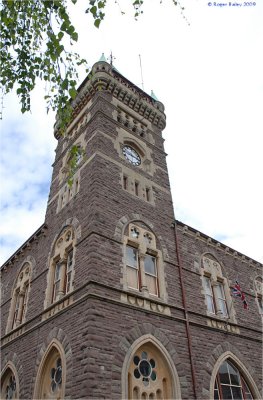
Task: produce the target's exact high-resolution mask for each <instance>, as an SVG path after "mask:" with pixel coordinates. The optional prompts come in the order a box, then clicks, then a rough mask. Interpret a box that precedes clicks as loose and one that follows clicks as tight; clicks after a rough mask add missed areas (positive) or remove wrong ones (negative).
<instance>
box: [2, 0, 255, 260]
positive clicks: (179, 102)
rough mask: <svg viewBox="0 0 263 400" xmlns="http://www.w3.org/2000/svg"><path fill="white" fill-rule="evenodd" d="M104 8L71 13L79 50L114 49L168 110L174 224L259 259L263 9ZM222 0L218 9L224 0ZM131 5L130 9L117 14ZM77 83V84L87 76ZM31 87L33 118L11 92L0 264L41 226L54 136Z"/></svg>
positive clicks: (93, 53) (94, 55)
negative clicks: (96, 21) (97, 15)
mask: <svg viewBox="0 0 263 400" xmlns="http://www.w3.org/2000/svg"><path fill="white" fill-rule="evenodd" d="M120 3H121V7H122V10H124V11H127V13H126V14H125V15H123V16H121V13H120V8H119V7H118V5H116V4H115V1H114V0H108V4H109V5H108V8H107V10H106V17H105V21H104V22H103V23H102V25H101V27H100V29H99V30H98V29H96V28H95V27H93V22H92V19H91V17H90V16H89V15H87V14H85V12H84V11H85V9H86V8H87V3H86V2H85V1H83V0H81V1H80V0H79V2H78V3H77V5H76V6H74V7H73V6H71V9H72V10H74V11H73V12H72V13H71V15H72V19H73V22H74V25H75V27H76V29H77V31H78V33H79V42H78V44H77V45H76V46H75V50H76V51H78V52H79V53H80V54H81V56H82V57H84V58H86V59H87V60H88V63H89V65H90V66H91V65H92V64H93V63H94V62H96V61H97V60H98V59H99V58H100V56H101V53H102V52H104V53H105V56H106V57H108V56H109V54H110V52H111V51H112V52H113V55H114V57H115V60H114V65H115V66H116V68H117V69H118V70H119V71H120V72H121V73H122V74H123V75H124V76H126V77H127V78H128V79H129V80H131V81H132V82H134V83H135V84H137V85H138V86H140V87H141V82H142V79H141V71H140V62H139V54H140V55H141V59H142V70H143V81H144V90H145V91H146V92H148V93H150V92H151V89H152V90H153V91H154V93H155V94H156V96H157V97H158V99H159V100H160V101H162V102H163V103H164V105H165V110H166V116H167V126H166V129H165V131H164V138H165V140H166V141H165V148H166V152H167V153H168V158H167V162H168V169H169V176H170V183H171V187H172V195H173V201H174V207H175V216H176V218H177V219H179V220H181V221H183V222H185V223H187V224H188V225H190V226H192V227H194V228H195V229H198V230H200V231H201V232H203V233H206V234H207V235H210V236H211V237H213V238H215V239H217V240H219V241H221V242H223V243H225V244H226V245H228V246H230V247H232V248H234V249H236V250H237V251H240V252H241V253H243V254H245V255H247V256H249V257H251V258H254V259H255V260H258V261H261V262H263V250H262V248H263V246H262V233H261V226H262V224H263V213H262V204H263V194H262V144H261V142H262V141H261V140H260V139H261V137H262V125H263V124H262V114H263V113H262V97H263V96H262V95H263V79H262V76H263V74H262V71H263V55H262V38H263V25H262V17H263V4H262V1H259V0H258V1H257V2H256V3H257V4H256V5H255V6H244V2H241V1H238V3H240V4H242V6H239V7H238V6H235V7H234V6H229V5H228V3H229V2H226V4H227V6H224V7H219V6H214V5H213V4H214V3H215V2H214V1H212V6H208V1H205V0H182V1H181V5H183V6H184V7H185V11H184V15H185V16H186V18H187V20H188V21H189V22H190V26H188V24H187V22H186V20H185V19H184V18H183V15H181V13H180V8H179V7H175V6H174V5H173V2H172V0H164V1H163V4H162V5H160V1H159V0H145V4H144V7H143V10H144V14H143V15H142V16H141V17H140V18H139V20H138V21H134V19H133V17H132V13H133V11H132V8H131V7H128V6H127V4H130V3H131V0H129V1H128V0H123V1H120ZM222 3H224V1H223V0H222ZM123 4H124V5H126V6H127V7H124V6H123ZM84 77H85V76H84V75H82V76H81V80H83V79H84ZM42 97H43V92H42V91H41V90H40V89H39V90H37V91H35V93H34V95H33V100H32V104H33V106H32V113H31V114H27V115H21V113H20V106H19V104H18V101H17V99H16V97H15V95H9V96H7V97H6V98H5V99H4V106H5V108H4V110H3V120H2V121H1V228H0V234H1V261H2V262H4V261H5V260H6V259H7V258H8V257H9V256H11V255H12V254H13V252H14V251H15V250H16V249H17V248H18V247H19V246H20V245H21V244H23V242H24V241H25V240H26V239H27V238H28V237H29V236H30V235H31V234H32V233H33V232H34V231H35V230H36V229H37V228H38V227H39V226H40V225H41V224H42V223H43V222H44V216H45V209H46V203H47V196H48V191H49V183H50V178H51V164H52V162H53V160H54V156H55V153H54V149H55V146H56V140H55V139H54V137H53V123H54V114H52V113H50V114H48V115H47V114H46V112H45V104H44V101H43V100H42Z"/></svg>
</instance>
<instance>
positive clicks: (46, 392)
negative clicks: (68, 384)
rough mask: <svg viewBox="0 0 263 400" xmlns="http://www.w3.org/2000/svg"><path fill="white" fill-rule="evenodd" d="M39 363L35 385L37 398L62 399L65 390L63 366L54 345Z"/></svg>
mask: <svg viewBox="0 0 263 400" xmlns="http://www.w3.org/2000/svg"><path fill="white" fill-rule="evenodd" d="M41 364H42V365H40V370H39V373H38V376H37V382H36V387H35V393H34V395H35V398H37V399H56V400H58V399H63V398H64V392H65V376H66V374H65V366H64V363H63V359H62V356H61V354H60V352H59V350H58V349H57V347H56V346H52V347H51V348H50V350H49V351H48V353H47V355H46V356H45V358H44V361H43V362H42V363H41Z"/></svg>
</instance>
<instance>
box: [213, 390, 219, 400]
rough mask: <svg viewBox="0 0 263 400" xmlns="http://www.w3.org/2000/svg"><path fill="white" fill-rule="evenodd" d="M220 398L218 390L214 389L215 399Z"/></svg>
mask: <svg viewBox="0 0 263 400" xmlns="http://www.w3.org/2000/svg"><path fill="white" fill-rule="evenodd" d="M218 399H219V395H218V390H217V389H214V400H218Z"/></svg>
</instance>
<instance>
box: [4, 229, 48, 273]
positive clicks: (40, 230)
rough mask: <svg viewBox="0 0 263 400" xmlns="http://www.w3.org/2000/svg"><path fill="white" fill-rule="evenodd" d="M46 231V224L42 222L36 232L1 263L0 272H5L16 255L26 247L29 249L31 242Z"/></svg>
mask: <svg viewBox="0 0 263 400" xmlns="http://www.w3.org/2000/svg"><path fill="white" fill-rule="evenodd" d="M46 231H47V224H46V223H44V224H42V225H41V226H40V227H39V228H38V229H37V230H36V232H34V233H33V235H31V236H30V237H29V239H27V241H26V242H25V243H23V244H22V246H20V247H19V248H18V249H17V250H16V252H15V253H14V254H13V255H12V256H11V257H9V258H8V260H7V261H6V262H5V263H4V264H3V265H2V267H1V272H5V271H6V269H7V267H8V266H9V265H12V264H13V263H14V262H15V261H16V260H17V258H18V256H20V255H21V254H22V253H23V252H24V251H25V250H26V249H30V248H31V244H32V243H33V242H35V241H37V240H38V239H39V238H40V237H41V236H45V235H46Z"/></svg>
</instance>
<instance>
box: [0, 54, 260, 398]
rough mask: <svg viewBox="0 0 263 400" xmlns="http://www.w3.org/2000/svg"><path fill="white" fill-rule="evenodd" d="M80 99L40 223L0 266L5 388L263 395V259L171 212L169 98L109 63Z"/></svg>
mask: <svg viewBox="0 0 263 400" xmlns="http://www.w3.org/2000/svg"><path fill="white" fill-rule="evenodd" d="M72 105H73V117H72V121H71V123H70V125H69V126H68V129H67V132H66V134H65V136H63V137H62V136H59V133H58V126H57V125H55V136H56V138H57V139H58V146H57V150H56V158H55V162H54V170H53V176H52V182H51V189H50V194H49V199H48V205H47V212H46V218H45V222H44V224H43V225H42V226H41V227H40V228H39V229H38V230H37V231H36V232H35V233H34V234H33V235H32V236H31V237H30V238H29V239H28V240H27V242H25V243H24V244H23V245H22V246H21V247H20V248H19V249H18V250H17V251H16V253H15V254H14V255H13V256H12V257H10V259H9V260H7V262H6V263H5V264H4V266H3V268H2V269H1V275H2V276H1V285H2V309H1V332H2V341H1V345H2V348H1V357H2V366H3V370H2V375H1V379H2V381H1V398H3V399H88V400H94V399H116V400H117V399H118V400H119V399H147V400H153V399H156V400H157V399H163V400H164V399H166V400H168V399H184V400H189V399H202V400H203V399H206V400H210V399H212V398H215V399H221V400H222V399H224V398H229V399H232V400H235V399H242V400H246V399H259V398H262V396H261V395H260V393H259V389H258V388H260V383H261V382H262V377H261V373H260V368H258V364H259V355H260V351H259V349H261V347H260V346H261V341H262V335H261V332H260V329H259V323H260V322H259V321H260V313H262V296H263V282H262V274H261V271H262V265H260V264H259V263H257V262H256V261H254V260H251V259H249V258H248V257H246V256H244V255H241V254H240V253H238V252H236V251H234V250H232V249H229V248H228V247H226V246H225V245H223V244H222V243H219V242H218V241H216V240H214V239H212V238H209V237H208V236H207V235H205V234H203V233H201V232H198V231H196V230H195V229H193V228H191V227H189V226H187V225H185V224H183V223H181V222H178V221H175V220H174V213H173V206H172V199H171V191H170V186H169V178H168V172H167V166H166V154H165V152H164V147H163V142H164V140H163V138H162V130H163V129H164V127H165V114H164V106H163V104H162V103H160V102H159V101H157V100H156V98H155V97H151V96H149V95H147V94H146V93H145V92H143V91H142V90H141V89H139V88H138V87H136V86H135V85H134V84H132V83H131V82H130V81H129V80H128V79H126V78H125V77H124V76H122V75H121V74H120V73H119V72H118V71H117V70H116V69H115V68H114V67H113V66H112V65H110V64H108V63H107V62H106V61H105V59H101V60H100V61H99V62H97V63H96V64H95V65H94V66H93V67H92V71H91V72H90V74H89V76H88V77H87V78H86V79H85V81H84V82H83V83H82V84H81V86H80V87H79V89H78V95H77V97H76V99H75V100H74V101H73V104H72ZM73 145H75V146H79V147H80V148H81V149H82V151H81V152H80V154H81V156H79V157H78V160H77V165H76V169H75V173H74V175H73V177H72V185H69V184H68V172H69V169H70V163H71V161H72V160H71V152H70V149H71V148H72V146H73ZM237 275H238V276H239V277H240V284H241V286H242V290H243V296H244V295H245V296H246V299H247V303H248V304H249V310H250V312H249V313H246V314H244V312H243V310H242V307H240V305H239V303H238V302H239V299H237V300H236V299H234V300H233V298H232V297H231V287H232V285H233V284H234V283H235V279H236V276H237Z"/></svg>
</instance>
